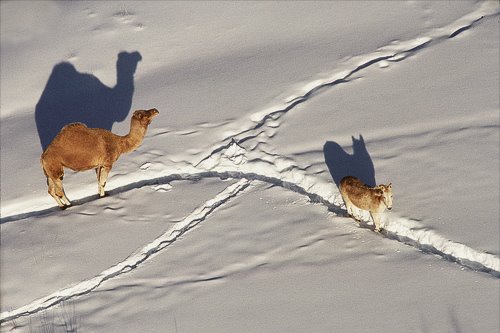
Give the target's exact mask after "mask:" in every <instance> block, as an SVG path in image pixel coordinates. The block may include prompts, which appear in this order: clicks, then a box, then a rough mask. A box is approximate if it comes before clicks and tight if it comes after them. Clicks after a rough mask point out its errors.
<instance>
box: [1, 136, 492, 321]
mask: <svg viewBox="0 0 500 333" xmlns="http://www.w3.org/2000/svg"><path fill="white" fill-rule="evenodd" d="M232 145H233V146H234V145H236V142H233V144H232ZM227 151H230V152H232V153H233V154H234V155H236V156H237V157H238V159H237V160H238V161H243V162H241V164H239V165H238V164H234V163H233V162H234V161H233V160H232V159H231V154H227ZM224 153H226V156H225V158H221V157H222V156H223V155H224ZM242 154H243V152H242V149H241V147H231V146H230V147H228V149H227V150H226V151H221V152H220V153H219V154H216V155H212V156H211V157H210V159H208V160H207V161H206V164H208V168H207V169H204V170H203V169H201V168H200V167H198V168H196V167H192V166H190V165H185V167H184V168H182V169H181V170H176V171H177V172H174V170H168V169H164V170H163V171H162V172H154V175H155V177H153V178H143V179H142V180H140V181H136V182H130V179H131V178H134V177H137V175H134V174H132V175H129V176H127V177H122V178H121V179H120V180H121V182H122V184H123V185H121V186H118V187H115V188H114V189H111V191H110V193H113V194H117V193H121V192H124V191H128V190H131V189H134V188H141V187H144V186H151V185H157V184H167V183H169V182H171V181H174V180H183V179H184V180H193V179H202V178H208V177H218V178H223V179H226V178H234V179H241V180H240V181H239V182H237V183H236V184H233V185H231V186H229V187H227V188H226V189H225V190H224V191H222V192H221V193H219V194H218V195H217V196H216V197H215V198H213V199H211V200H209V201H207V202H206V203H205V204H204V205H202V206H201V207H199V208H198V209H196V210H195V211H194V212H193V213H191V214H190V215H189V216H187V217H186V218H185V219H183V220H182V221H180V222H178V223H177V224H176V225H175V226H174V227H173V228H172V229H170V230H168V231H167V232H165V233H164V234H162V235H161V236H159V237H158V238H156V239H155V240H153V241H152V242H151V243H149V244H147V245H145V246H144V247H143V248H142V249H140V250H138V251H136V252H135V253H134V254H132V255H130V256H129V257H128V258H127V259H125V260H124V261H122V262H120V263H118V264H116V265H115V266H113V267H111V268H109V269H107V270H106V271H104V272H102V273H101V274H99V275H98V276H96V277H94V278H92V279H90V280H86V281H82V282H80V283H78V284H77V285H74V286H72V287H68V288H66V289H62V290H60V291H56V292H54V293H53V294H51V295H49V296H46V297H44V298H41V299H39V300H36V301H34V302H32V303H31V304H28V305H25V306H23V307H21V308H18V309H16V310H13V311H9V312H4V313H2V314H0V323H4V322H7V321H10V320H12V319H16V318H18V317H21V316H27V315H31V314H34V313H37V312H39V311H43V310H45V309H47V308H50V307H52V306H54V305H56V304H59V303H60V302H62V301H65V300H68V299H70V298H73V297H77V296H80V295H84V294H87V293H89V292H91V291H92V290H94V289H96V288H97V287H99V286H100V285H101V284H102V283H103V282H104V281H106V280H109V279H111V278H113V277H116V276H118V275H120V274H123V273H126V272H128V271H130V270H132V269H134V268H136V267H138V266H139V265H140V264H141V263H142V262H144V261H145V260H147V259H148V258H150V257H151V256H153V255H154V254H156V253H158V252H159V251H161V250H162V249H164V248H165V247H167V246H168V245H170V244H172V243H173V242H174V241H175V240H176V239H177V238H178V237H180V236H181V235H183V234H184V233H185V232H186V231H188V230H190V229H191V228H193V227H194V226H196V225H197V224H199V223H200V222H202V221H203V220H205V219H206V218H207V217H208V216H209V215H210V214H211V213H212V212H213V211H214V210H215V209H216V208H218V207H220V206H221V205H223V204H225V203H226V202H227V201H228V200H229V199H231V198H232V197H234V196H236V195H237V194H238V193H240V192H241V191H243V190H244V189H245V188H247V187H248V186H249V185H250V183H251V182H252V180H259V181H263V182H267V183H270V184H273V185H276V186H280V187H283V188H286V189H290V190H292V191H294V192H297V193H300V194H303V195H306V196H308V197H309V198H310V199H311V201H312V202H317V203H321V204H323V205H325V206H326V207H327V208H328V209H329V210H330V211H332V212H333V213H335V214H337V215H339V216H346V211H345V209H344V207H343V203H342V198H341V196H340V194H339V192H338V190H337V189H336V187H335V186H334V185H333V184H331V183H328V182H321V181H319V180H318V179H317V178H316V177H313V176H310V175H307V174H306V173H305V172H304V171H301V170H300V169H299V168H298V167H296V166H295V165H293V163H292V162H291V160H289V159H286V158H283V157H279V156H278V157H277V156H273V161H272V162H271V161H267V162H266V161H264V160H263V159H253V160H251V159H249V158H241V156H242ZM217 155H219V156H217ZM249 155H251V152H250V153H249ZM213 160H216V162H214V161H213ZM209 162H212V163H209ZM178 171H181V172H178ZM81 200H86V201H89V199H88V198H84V199H81ZM25 215H26V214H22V217H23V218H25ZM34 215H35V216H37V215H39V213H35V214H34ZM361 218H362V219H363V220H364V221H366V222H368V221H369V215H368V214H367V213H365V214H364V215H361ZM382 221H383V223H384V229H385V230H384V231H383V234H385V235H386V236H387V237H389V238H392V239H395V240H398V241H401V242H404V243H406V244H409V245H412V246H414V247H416V248H419V249H421V250H423V251H426V252H430V253H434V254H438V255H440V256H442V257H444V258H445V259H447V260H451V261H454V262H458V263H459V264H461V265H463V266H466V267H469V268H471V269H474V270H478V271H483V272H487V273H490V274H492V275H493V276H496V277H500V259H499V258H498V257H496V256H494V255H492V254H489V253H484V252H479V251H477V250H474V249H472V248H470V247H468V246H466V245H464V244H460V243H457V242H453V241H451V240H447V239H446V238H444V237H442V236H441V235H439V234H437V233H435V232H434V231H432V230H428V229H425V227H424V226H423V225H422V224H420V223H418V222H416V221H412V220H409V219H406V218H402V217H398V216H397V215H395V214H385V215H384V218H383V220H382Z"/></svg>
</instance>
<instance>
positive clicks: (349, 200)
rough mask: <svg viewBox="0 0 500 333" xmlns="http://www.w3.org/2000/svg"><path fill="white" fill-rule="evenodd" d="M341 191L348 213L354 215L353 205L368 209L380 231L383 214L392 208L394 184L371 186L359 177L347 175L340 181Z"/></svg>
mask: <svg viewBox="0 0 500 333" xmlns="http://www.w3.org/2000/svg"><path fill="white" fill-rule="evenodd" d="M340 193H341V194H342V199H344V203H345V205H346V208H347V213H348V214H349V215H350V216H351V217H352V216H353V210H352V208H353V206H355V207H357V208H359V209H362V210H367V211H369V212H370V215H371V217H372V219H373V223H374V224H375V230H376V231H380V229H381V226H380V218H381V214H382V213H383V212H384V210H385V209H386V208H388V209H389V210H390V209H392V184H391V183H389V184H388V185H383V184H381V185H378V186H375V187H369V186H368V185H366V184H364V183H363V182H362V181H360V180H359V179H357V178H355V177H352V176H347V177H344V178H342V180H341V181H340Z"/></svg>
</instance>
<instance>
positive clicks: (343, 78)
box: [198, 1, 500, 163]
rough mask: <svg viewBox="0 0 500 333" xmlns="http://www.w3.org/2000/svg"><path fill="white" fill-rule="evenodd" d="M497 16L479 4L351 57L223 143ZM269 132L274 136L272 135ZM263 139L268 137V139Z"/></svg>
mask: <svg viewBox="0 0 500 333" xmlns="http://www.w3.org/2000/svg"><path fill="white" fill-rule="evenodd" d="M499 12H500V9H499V8H498V5H497V4H496V2H495V1H485V2H483V3H481V4H480V5H479V6H478V9H476V10H475V11H473V12H471V13H469V14H467V15H465V16H463V17H461V18H459V19H457V20H456V21H454V22H452V23H450V24H449V25H447V26H445V27H441V28H435V29H433V30H431V31H430V32H429V33H428V34H426V35H424V36H419V37H416V38H414V39H410V40H407V41H394V42H392V43H391V44H389V45H386V46H383V47H380V48H379V49H377V50H376V51H374V52H371V53H368V54H362V55H358V56H354V57H352V58H350V59H349V60H348V61H346V62H345V63H344V64H342V66H341V67H340V68H337V69H336V70H335V71H334V72H333V73H332V74H330V75H329V76H328V77H324V78H319V79H316V80H313V81H311V82H309V83H307V84H305V85H304V86H303V87H302V89H300V91H298V92H296V93H294V94H291V95H290V96H289V97H288V98H286V101H285V102H284V103H283V104H281V105H277V106H274V107H271V108H267V109H264V110H262V111H260V112H256V113H254V114H253V115H252V116H251V121H252V125H251V126H241V128H244V130H242V131H240V132H238V133H233V134H231V135H229V136H227V137H226V138H224V140H223V141H225V142H227V141H228V140H230V141H236V142H238V143H243V142H245V141H247V140H249V139H253V138H255V137H257V136H259V135H261V134H264V135H266V134H267V133H266V131H260V132H257V131H258V130H260V129H261V128H262V127H264V126H265V125H266V124H268V125H269V123H272V124H273V125H272V126H270V127H279V125H276V122H277V121H278V120H279V119H280V118H281V117H282V116H283V115H285V114H287V112H288V111H290V110H292V109H294V108H295V107H296V106H297V105H299V104H302V103H304V102H306V101H307V100H309V99H310V98H311V97H312V96H314V95H315V94H316V93H318V92H319V91H320V90H322V89H324V88H328V87H334V86H336V85H339V84H343V83H348V82H350V81H352V80H355V79H356V78H355V77H354V74H356V73H358V72H359V71H361V70H363V69H365V68H367V67H370V66H372V65H374V64H377V63H379V64H381V65H382V64H383V63H385V64H386V63H388V62H399V61H402V60H404V59H406V58H409V57H411V56H412V55H414V54H415V53H417V52H418V51H420V50H422V49H424V48H425V47H428V46H430V45H431V44H434V43H438V42H442V41H445V40H447V39H450V38H455V37H456V36H458V35H460V34H461V33H462V32H464V31H466V30H468V29H470V28H471V27H472V26H474V25H475V24H476V23H478V22H479V21H481V20H482V19H484V18H485V17H490V16H495V15H498V14H499ZM385 64H384V66H385ZM271 132H272V133H273V134H274V131H271ZM267 136H268V137H269V135H267ZM228 145H230V142H229V143H227V144H225V145H222V146H221V145H217V146H215V147H213V148H212V153H211V154H214V153H217V152H220V151H221V150H222V149H225V148H227V147H228ZM206 158H208V157H204V158H202V159H201V160H200V161H199V162H198V163H202V162H203V161H204V160H205V159H206Z"/></svg>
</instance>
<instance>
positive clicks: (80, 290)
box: [0, 179, 251, 324]
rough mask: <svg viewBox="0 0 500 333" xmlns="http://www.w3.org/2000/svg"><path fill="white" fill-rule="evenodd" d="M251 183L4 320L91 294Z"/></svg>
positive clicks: (227, 192) (2, 318)
mask: <svg viewBox="0 0 500 333" xmlns="http://www.w3.org/2000/svg"><path fill="white" fill-rule="evenodd" d="M250 183H251V181H250V180H248V179H241V180H240V181H239V182H237V183H235V184H233V185H230V186H228V187H227V188H226V189H225V190H223V191H222V192H221V193H219V194H218V195H217V196H215V197H214V198H213V199H211V200H208V201H207V202H205V203H204V204H203V205H202V206H200V207H198V208H197V209H195V210H194V211H193V212H192V213H191V214H190V215H188V216H187V217H186V218H184V219H183V220H182V221H180V222H178V223H176V224H175V225H174V226H173V227H172V228H171V229H170V230H168V231H166V232H165V233H163V234H162V235H160V236H159V237H157V238H156V239H155V240H153V241H152V242H151V243H149V244H147V245H146V246H144V247H143V248H142V249H140V250H138V251H136V252H135V253H133V254H131V255H130V256H129V257H128V258H127V259H125V260H124V261H122V262H120V263H118V264H116V265H114V266H113V267H110V268H109V269H107V270H105V271H104V272H102V273H101V274H99V275H98V276H96V277H94V278H92V279H89V280H86V281H82V282H80V283H78V284H76V285H74V286H71V287H68V288H65V289H62V290H58V291H56V292H54V293H52V294H51V295H49V296H46V297H43V298H40V299H38V300H35V301H34V302H32V303H30V304H27V305H25V306H23V307H20V308H18V309H16V310H13V311H9V312H3V313H1V314H0V324H1V323H4V322H8V321H10V320H13V319H16V318H19V317H21V316H28V315H31V314H35V313H37V312H40V311H43V310H46V309H48V308H50V307H52V306H54V305H57V304H59V303H61V302H63V301H66V300H68V299H70V298H73V297H76V296H81V295H84V294H87V293H89V292H91V291H92V290H94V289H96V288H97V287H99V286H100V285H101V284H102V283H103V282H104V281H106V280H109V279H111V278H114V277H116V276H118V275H121V274H123V273H126V272H128V271H130V270H132V269H134V268H136V267H137V266H139V265H140V264H141V263H143V262H144V261H146V260H147V259H149V258H151V257H152V256H153V255H155V254H156V253H158V252H159V251H161V250H163V249H164V248H166V247H167V246H169V245H170V244H172V243H173V242H175V241H176V240H177V239H178V238H179V237H180V236H182V235H183V234H185V233H186V232H187V231H189V230H190V229H192V228H193V227H195V226H196V225H198V224H199V223H200V222H202V221H203V220H205V219H206V218H207V217H208V216H209V215H210V214H211V213H213V212H214V211H215V210H216V209H217V208H218V207H220V206H221V205H223V204H224V203H226V202H228V201H229V200H230V199H231V198H233V197H235V196H236V195H237V194H238V193H240V192H241V191H243V190H244V189H246V188H247V187H248V186H249V185H250Z"/></svg>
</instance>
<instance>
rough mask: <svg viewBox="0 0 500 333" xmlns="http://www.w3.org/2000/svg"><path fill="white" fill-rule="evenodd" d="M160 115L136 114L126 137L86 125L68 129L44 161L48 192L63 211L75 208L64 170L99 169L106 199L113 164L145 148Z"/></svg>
mask: <svg viewBox="0 0 500 333" xmlns="http://www.w3.org/2000/svg"><path fill="white" fill-rule="evenodd" d="M158 113H159V112H158V110H156V109H150V110H137V111H135V112H134V115H133V116H132V120H131V122H130V132H129V133H128V134H127V135H124V136H119V135H116V134H113V133H111V132H110V131H108V130H105V129H101V128H88V127H87V126H85V125H84V124H82V123H72V124H69V125H66V126H64V127H63V128H62V129H61V131H60V132H59V134H57V136H56V137H55V138H54V140H53V141H52V142H51V143H50V144H49V146H48V147H47V149H45V151H44V152H43V154H42V157H41V159H40V162H41V164H42V168H43V171H44V173H45V176H46V177H47V185H48V187H49V190H48V192H49V194H50V195H51V196H52V197H53V198H54V199H55V200H56V202H57V204H58V205H59V207H61V208H63V209H64V208H66V207H68V206H70V205H71V202H70V201H69V200H68V198H67V197H66V194H65V193H64V189H63V184H62V180H63V176H64V169H63V168H70V169H72V170H74V171H83V170H89V169H95V170H96V174H97V183H98V194H99V196H100V197H103V196H104V194H105V192H104V186H106V179H107V178H108V174H109V171H110V170H111V168H112V167H113V163H115V162H116V160H118V158H119V157H120V155H121V154H123V153H128V152H132V151H134V150H135V149H137V148H138V147H139V146H140V145H141V143H142V140H143V139H144V135H145V134H146V130H147V128H148V125H149V124H150V123H151V121H152V119H153V117H155V116H156V115H158Z"/></svg>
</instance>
